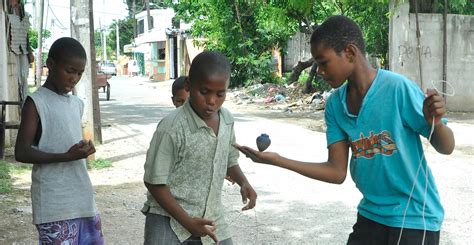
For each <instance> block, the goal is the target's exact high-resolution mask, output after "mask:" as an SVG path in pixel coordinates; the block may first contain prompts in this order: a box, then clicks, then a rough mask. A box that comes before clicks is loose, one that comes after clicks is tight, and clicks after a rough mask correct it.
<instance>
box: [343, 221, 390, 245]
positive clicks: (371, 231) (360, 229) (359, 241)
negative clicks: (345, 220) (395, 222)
mask: <svg viewBox="0 0 474 245" xmlns="http://www.w3.org/2000/svg"><path fill="white" fill-rule="evenodd" d="M352 229H353V232H352V233H351V234H350V235H349V239H348V240H347V244H348V245H371V244H373V245H376V244H388V236H389V227H388V226H385V225H382V224H379V223H377V222H375V221H372V220H370V219H367V218H365V217H363V216H362V215H360V214H357V222H356V223H355V224H354V226H353V227H352Z"/></svg>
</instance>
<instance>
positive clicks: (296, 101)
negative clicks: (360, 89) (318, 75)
mask: <svg viewBox="0 0 474 245" xmlns="http://www.w3.org/2000/svg"><path fill="white" fill-rule="evenodd" d="M303 89H304V84H301V83H293V84H291V85H289V86H285V85H277V84H255V85H251V86H248V87H245V88H236V89H232V90H231V91H230V92H229V93H228V97H229V98H230V99H231V100H232V101H233V102H234V103H235V104H237V105H249V104H256V105H258V106H262V107H263V108H265V109H271V110H280V111H282V112H285V113H293V112H316V111H320V110H324V107H325V104H326V99H327V98H328V97H329V95H330V94H331V91H330V92H327V91H318V92H315V93H313V94H304V93H303V92H302V91H303Z"/></svg>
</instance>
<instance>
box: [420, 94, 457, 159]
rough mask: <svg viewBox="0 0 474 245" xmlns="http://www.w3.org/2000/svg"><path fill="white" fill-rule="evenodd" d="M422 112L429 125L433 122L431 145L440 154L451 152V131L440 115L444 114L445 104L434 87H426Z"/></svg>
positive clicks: (452, 136)
mask: <svg viewBox="0 0 474 245" xmlns="http://www.w3.org/2000/svg"><path fill="white" fill-rule="evenodd" d="M423 114H424V116H425V119H426V120H427V121H428V123H429V124H430V125H431V124H432V123H435V128H434V132H433V136H432V137H431V145H432V146H433V147H434V148H435V149H436V151H438V152H439V153H442V154H451V153H452V152H453V150H454V145H455V142H454V135H453V131H452V130H451V129H450V128H449V127H448V126H446V125H444V123H442V122H441V118H442V116H444V114H446V106H445V104H444V100H443V97H441V96H440V95H439V94H438V92H437V91H436V90H434V89H428V91H427V92H426V99H425V101H424V103H423ZM433 116H434V117H435V118H434V122H433Z"/></svg>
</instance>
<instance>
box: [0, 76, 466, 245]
mask: <svg viewBox="0 0 474 245" xmlns="http://www.w3.org/2000/svg"><path fill="white" fill-rule="evenodd" d="M170 85H171V83H170V82H161V83H149V82H146V81H144V80H141V79H139V78H133V79H128V78H113V80H111V86H112V96H111V97H112V98H111V100H110V101H105V100H102V101H101V111H102V115H101V116H102V125H103V131H102V133H103V138H104V143H103V144H102V145H100V146H98V147H97V153H96V157H97V158H103V159H108V160H111V161H113V167H112V168H108V169H103V170H93V171H91V172H90V176H91V179H92V182H93V184H94V186H95V189H96V201H97V204H98V207H99V210H100V212H101V216H102V220H103V229H104V234H105V236H106V241H107V243H108V244H141V243H142V241H143V227H144V216H143V215H142V214H141V213H140V212H139V210H140V208H141V207H142V204H143V202H144V201H145V188H144V186H143V184H142V176H143V163H144V158H145V154H146V149H147V147H148V144H149V141H150V138H151V135H152V134H153V131H154V129H155V127H156V124H157V123H158V121H159V120H160V119H161V118H162V117H163V116H164V115H166V114H167V113H168V112H169V111H170V110H172V109H173V108H172V104H171V101H170V94H171V93H170ZM100 96H101V98H102V97H103V94H101V95H100ZM224 106H226V107H228V108H230V109H231V111H232V112H233V113H234V116H235V118H236V126H235V129H236V134H237V139H238V142H239V143H240V144H246V145H251V146H253V145H254V144H255V138H256V137H257V136H258V135H260V134H261V133H267V134H269V135H270V137H271V138H272V145H271V146H270V148H269V149H268V150H269V151H277V152H279V153H280V154H282V155H284V156H288V157H293V158H297V159H299V160H306V161H324V160H326V154H327V152H326V148H325V142H326V141H325V136H324V133H323V132H321V130H322V128H323V127H322V114H320V113H316V114H312V115H286V114H283V113H281V112H279V111H277V112H269V111H267V110H260V109H259V107H258V106H255V105H254V106H237V105H234V104H232V103H231V100H229V101H227V102H226V103H225V104H224ZM453 117H454V118H455V119H452V120H451V123H450V125H451V127H452V128H453V130H454V131H455V134H456V141H457V147H456V150H455V152H454V153H453V154H452V155H450V156H443V155H439V154H436V153H435V152H434V151H433V150H432V149H431V148H429V150H428V152H427V159H428V161H429V164H430V166H431V168H432V171H433V173H434V175H435V178H436V179H437V185H438V188H439V191H440V194H441V196H442V201H443V204H444V207H445V210H446V217H445V222H444V225H443V229H442V235H441V238H442V240H441V244H468V243H471V241H472V240H474V235H473V234H474V232H473V227H474V195H473V185H472V178H473V177H474V176H473V169H474V165H473V164H474V163H473V156H474V143H473V140H472V138H471V137H472V135H474V134H473V133H474V120H472V115H453ZM466 118H467V119H466ZM308 128H309V129H313V130H309V129H308ZM240 163H241V167H242V169H243V170H244V172H245V174H246V175H247V177H248V178H249V180H250V182H251V183H252V185H253V186H254V188H255V189H256V190H257V192H258V194H259V198H258V202H257V207H256V208H255V209H254V210H250V211H246V212H243V213H242V212H241V211H240V208H241V207H242V203H241V198H240V194H239V190H238V187H237V186H235V185H231V184H229V183H226V184H225V186H224V190H223V202H224V204H225V205H226V212H227V216H228V218H229V220H230V223H231V226H232V227H233V232H234V237H233V239H234V243H235V244H344V243H345V241H346V240H347V236H348V234H349V233H350V232H351V230H352V225H353V223H354V222H355V216H356V205H357V204H358V201H359V200H360V197H361V195H360V194H359V192H358V191H357V189H356V188H355V186H354V184H353V182H352V180H351V179H350V177H348V178H347V180H346V181H345V183H344V184H342V185H331V184H326V183H321V182H318V181H314V180H310V179H308V178H305V177H303V176H300V175H297V174H294V173H290V172H288V171H285V170H282V169H278V168H275V167H270V166H265V165H258V164H254V163H251V162H250V161H249V160H248V159H246V158H245V157H242V156H241V158H240ZM29 185H30V179H29V173H24V174H21V175H17V176H15V190H14V192H13V193H12V194H8V195H2V196H0V198H1V202H0V215H1V219H0V244H37V242H36V241H35V239H36V230H35V228H34V226H33V225H31V201H30V196H29Z"/></svg>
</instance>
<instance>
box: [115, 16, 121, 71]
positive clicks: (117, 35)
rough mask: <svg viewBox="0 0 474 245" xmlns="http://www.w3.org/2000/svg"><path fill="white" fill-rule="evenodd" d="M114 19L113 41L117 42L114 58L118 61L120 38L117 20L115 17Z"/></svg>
mask: <svg viewBox="0 0 474 245" xmlns="http://www.w3.org/2000/svg"><path fill="white" fill-rule="evenodd" d="M116 21H117V22H115V36H116V40H115V43H116V44H117V51H116V57H117V58H116V60H117V62H118V59H119V56H120V38H119V20H118V19H117V20H116Z"/></svg>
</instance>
